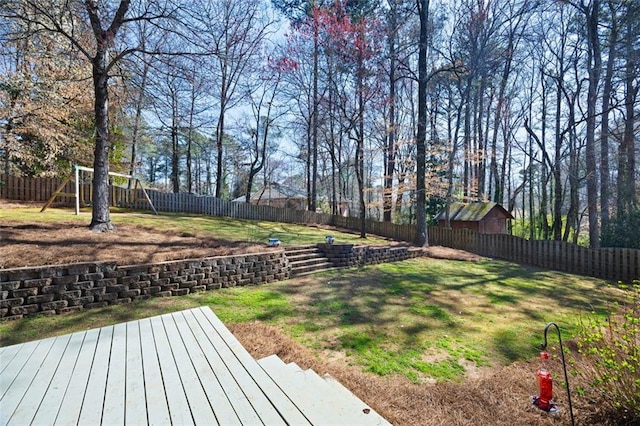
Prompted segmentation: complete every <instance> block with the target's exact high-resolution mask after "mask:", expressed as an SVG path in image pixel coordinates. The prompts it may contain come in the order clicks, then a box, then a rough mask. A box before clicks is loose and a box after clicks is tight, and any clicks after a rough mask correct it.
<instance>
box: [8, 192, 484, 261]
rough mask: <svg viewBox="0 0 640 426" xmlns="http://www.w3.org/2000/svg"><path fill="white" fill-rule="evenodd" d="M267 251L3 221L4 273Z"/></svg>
mask: <svg viewBox="0 0 640 426" xmlns="http://www.w3.org/2000/svg"><path fill="white" fill-rule="evenodd" d="M40 204H41V203H38V204H37V206H38V207H39V206H40ZM29 206H31V207H33V206H34V205H29V204H25V203H12V202H8V201H7V200H0V208H17V207H29ZM389 243H390V244H399V243H398V242H391V241H390V242H389ZM268 250H274V249H273V248H269V247H267V246H266V245H263V244H255V243H243V242H234V241H228V240H220V239H215V238H201V237H197V236H194V235H191V234H187V233H179V232H171V231H158V230H156V229H153V228H150V227H142V226H134V225H127V224H120V225H118V232H107V233H95V232H91V231H90V230H89V229H88V227H87V226H86V225H79V224H78V223H77V222H71V221H69V222H64V221H63V222H54V223H52V222H47V223H29V222H23V221H3V222H2V223H0V269H7V268H19V267H24V266H41V265H54V264H56V265H60V264H67V263H79V262H94V261H115V262H117V264H118V265H132V264H140V263H155V262H163V261H168V260H180V259H192V258H201V257H213V256H228V255H233V254H244V253H257V252H264V251H268ZM424 252H425V255H427V256H429V257H434V258H439V259H455V260H466V261H477V260H480V259H482V258H481V257H480V256H477V255H475V254H472V253H468V252H465V251H462V250H455V249H450V248H447V247H438V246H435V247H428V248H425V249H424Z"/></svg>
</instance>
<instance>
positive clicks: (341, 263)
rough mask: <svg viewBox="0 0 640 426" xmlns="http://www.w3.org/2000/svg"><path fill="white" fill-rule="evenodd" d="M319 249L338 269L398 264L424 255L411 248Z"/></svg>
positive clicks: (326, 246)
mask: <svg viewBox="0 0 640 426" xmlns="http://www.w3.org/2000/svg"><path fill="white" fill-rule="evenodd" d="M319 248H320V250H322V251H323V252H324V254H325V256H326V257H327V258H328V259H329V260H330V261H331V263H333V264H334V265H335V266H338V267H347V266H364V265H374V264H378V263H387V262H398V261H401V260H406V259H411V258H414V257H418V256H421V254H422V251H421V250H420V249H419V248H416V247H410V246H391V247H370V246H355V245H353V244H319Z"/></svg>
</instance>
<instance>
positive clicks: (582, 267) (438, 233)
mask: <svg viewBox="0 0 640 426" xmlns="http://www.w3.org/2000/svg"><path fill="white" fill-rule="evenodd" d="M429 242H430V244H431V245H441V246H445V247H451V248H456V249H460V250H466V251H470V252H472V253H476V254H479V255H481V256H487V257H492V258H496V259H504V260H508V261H510V262H515V263H521V264H526V265H532V266H538V267H540V268H546V269H553V270H556V271H563V272H569V273H572V274H578V275H585V276H589V277H595V278H602V279H605V280H608V281H623V282H627V283H629V282H631V281H633V280H636V279H639V278H640V250H635V249H626V248H601V249H592V248H587V247H582V246H578V245H576V244H570V243H565V242H563V241H541V240H526V239H524V238H519V237H514V236H512V235H504V234H480V233H477V232H475V231H470V230H468V229H456V230H450V229H445V228H439V227H430V228H429Z"/></svg>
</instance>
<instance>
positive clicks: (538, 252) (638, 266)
mask: <svg viewBox="0 0 640 426" xmlns="http://www.w3.org/2000/svg"><path fill="white" fill-rule="evenodd" d="M61 183H62V180H61V179H47V178H21V177H16V176H4V175H0V198H4V199H9V200H19V201H33V202H42V203H43V204H44V203H45V202H46V201H47V200H48V199H49V198H50V197H51V195H52V194H53V193H54V191H55V190H56V189H57V188H58V186H59V185H60V184H61ZM80 189H81V191H80V193H81V195H80V201H81V205H85V204H86V203H88V202H90V200H91V185H90V184H82V185H80ZM138 191H139V192H138V193H136V192H134V191H133V190H129V189H127V188H121V187H118V186H112V187H111V205H113V206H120V207H130V208H135V209H141V210H150V209H151V206H150V205H149V204H148V203H147V202H146V201H144V200H145V198H144V196H143V194H142V191H141V190H138ZM62 192H64V193H68V194H71V193H73V192H74V189H73V182H69V183H68V184H67V185H66V186H65V188H64V189H63V191H62ZM147 192H148V194H149V198H150V199H151V201H152V203H153V205H154V206H155V208H156V209H157V210H158V211H160V212H163V211H164V212H180V213H195V214H205V215H212V216H228V217H233V218H237V219H247V220H259V221H267V222H281V223H298V224H322V225H330V226H334V227H337V228H344V229H348V230H352V231H357V232H359V230H360V219H359V218H357V217H343V216H333V215H330V214H323V213H316V212H310V211H305V210H293V209H283V208H276V207H270V206H255V205H251V204H246V203H234V202H231V201H225V200H221V199H217V198H214V197H203V196H197V195H193V194H187V193H180V194H173V193H163V192H159V191H155V190H147ZM74 203H75V197H73V196H61V197H58V198H57V199H56V202H55V203H54V205H57V206H68V207H71V206H73V205H74ZM366 233H368V234H374V235H379V236H383V237H387V238H391V239H394V240H398V241H407V242H413V241H414V238H415V234H416V227H415V225H396V224H393V223H389V222H378V221H374V220H367V221H366ZM428 235H429V244H430V245H440V246H445V247H451V248H455V249H460V250H466V251H469V252H472V253H476V254H479V255H481V256H487V257H492V258H496V259H503V260H507V261H510V262H515V263H521V264H527V265H532V266H537V267H540V268H546V269H553V270H557V271H563V272H568V273H573V274H579V275H585V276H590V277H595V278H601V279H604V280H607V281H623V282H627V283H629V282H632V281H633V280H638V279H640V250H635V249H625V248H602V249H591V248H587V247H581V246H578V245H575V244H570V243H565V242H562V241H539V240H527V239H524V238H519V237H514V236H512V235H500V234H480V233H478V232H475V231H470V230H467V229H458V230H451V229H445V228H440V227H429V229H428Z"/></svg>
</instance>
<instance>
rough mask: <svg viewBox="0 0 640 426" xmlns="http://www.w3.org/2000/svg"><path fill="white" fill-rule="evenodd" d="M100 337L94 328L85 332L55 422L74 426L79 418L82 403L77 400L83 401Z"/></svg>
mask: <svg viewBox="0 0 640 426" xmlns="http://www.w3.org/2000/svg"><path fill="white" fill-rule="evenodd" d="M99 336H100V329H99V328H94V329H92V330H89V331H87V333H86V334H85V335H84V340H83V341H82V347H81V348H80V353H79V354H78V359H77V360H76V364H75V365H74V367H73V371H72V372H71V379H70V380H69V383H68V385H67V389H66V390H65V392H64V397H63V399H62V402H61V405H60V409H59V410H58V414H57V416H56V417H55V422H56V423H58V424H63V425H76V424H78V419H79V418H80V409H81V408H82V402H80V403H77V399H78V398H79V399H81V400H82V399H83V398H84V394H85V390H86V389H87V383H88V381H89V374H90V373H91V366H92V364H93V358H94V355H95V352H96V348H97V346H98V337H99Z"/></svg>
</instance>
